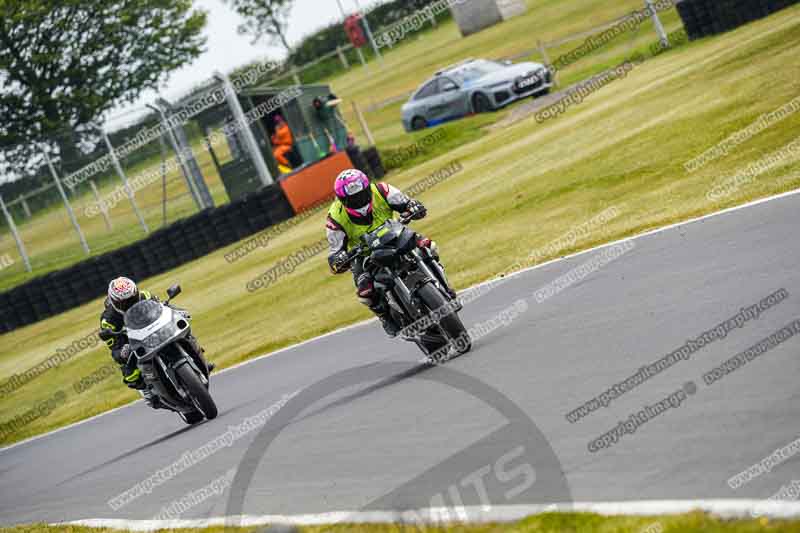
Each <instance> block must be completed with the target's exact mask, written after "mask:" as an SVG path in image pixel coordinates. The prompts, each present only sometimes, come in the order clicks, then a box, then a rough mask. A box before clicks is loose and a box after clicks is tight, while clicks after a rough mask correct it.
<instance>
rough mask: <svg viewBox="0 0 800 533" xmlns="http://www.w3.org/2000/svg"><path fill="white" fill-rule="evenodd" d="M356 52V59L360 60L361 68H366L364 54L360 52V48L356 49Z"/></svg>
mask: <svg viewBox="0 0 800 533" xmlns="http://www.w3.org/2000/svg"><path fill="white" fill-rule="evenodd" d="M356 52H358V58H359V59H360V60H361V66H362V67H366V66H367V60H366V59H364V52H362V51H361V48H356Z"/></svg>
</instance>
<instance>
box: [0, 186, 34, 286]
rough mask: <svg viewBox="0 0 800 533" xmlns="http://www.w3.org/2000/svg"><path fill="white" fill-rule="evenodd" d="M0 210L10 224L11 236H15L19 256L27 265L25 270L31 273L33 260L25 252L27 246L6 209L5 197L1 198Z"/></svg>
mask: <svg viewBox="0 0 800 533" xmlns="http://www.w3.org/2000/svg"><path fill="white" fill-rule="evenodd" d="M0 208H2V210H3V214H4V215H5V217H6V222H8V228H9V229H10V230H11V234H12V235H13V236H14V241H16V243H17V250H19V255H21V256H22V261H23V262H24V263H25V270H27V271H28V272H31V260H30V259H28V252H27V251H25V244H23V242H22V238H20V236H19V233H18V232H17V226H16V224H14V219H13V218H11V214H10V213H9V212H8V209H6V204H5V202H3V197H2V196H0Z"/></svg>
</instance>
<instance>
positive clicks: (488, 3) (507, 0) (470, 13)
mask: <svg viewBox="0 0 800 533" xmlns="http://www.w3.org/2000/svg"><path fill="white" fill-rule="evenodd" d="M450 10H451V11H452V12H453V18H454V19H455V20H456V23H457V24H458V27H459V28H460V29H461V35H463V36H464V37H466V36H467V35H470V34H473V33H476V32H479V31H481V30H483V29H485V28H488V27H490V26H494V25H495V24H498V23H500V22H503V21H504V20H508V19H510V18H512V17H516V16H517V15H522V14H523V13H525V12H526V11H527V6H526V5H525V0H467V1H466V2H460V3H458V2H452V5H451V7H450Z"/></svg>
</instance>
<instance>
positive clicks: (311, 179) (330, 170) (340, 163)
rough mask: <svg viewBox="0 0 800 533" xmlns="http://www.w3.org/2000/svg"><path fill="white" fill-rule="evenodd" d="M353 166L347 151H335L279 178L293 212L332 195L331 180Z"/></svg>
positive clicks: (316, 203) (311, 205) (313, 204)
mask: <svg viewBox="0 0 800 533" xmlns="http://www.w3.org/2000/svg"><path fill="white" fill-rule="evenodd" d="M349 168H353V162H352V161H350V157H348V155H347V152H337V153H335V154H333V155H332V156H330V157H326V158H325V159H322V160H321V161H318V162H316V163H314V164H313V165H311V166H310V167H308V168H304V169H302V170H300V171H298V172H297V173H295V174H292V175H290V176H288V177H287V178H286V179H284V180H281V182H280V185H281V188H282V189H283V193H284V194H285V195H286V198H287V199H288V200H289V204H291V206H292V209H294V212H295V214H296V213H299V212H301V211H303V210H305V209H308V208H309V207H313V206H315V205H318V204H319V203H321V202H323V201H325V200H327V199H329V198H331V197H332V196H333V182H334V181H336V176H338V175H339V173H340V172H342V171H345V170H347V169H349Z"/></svg>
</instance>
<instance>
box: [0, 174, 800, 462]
mask: <svg viewBox="0 0 800 533" xmlns="http://www.w3.org/2000/svg"><path fill="white" fill-rule="evenodd" d="M797 194H800V189H795V190H793V191H787V192H783V193H780V194H775V195H772V196H767V197H765V198H759V199H758V200H751V201H750V202H747V203H744V204H741V205H736V206H733V207H727V208H725V209H722V210H720V211H715V212H713V213H709V214H707V215H701V216H699V217H695V218H690V219H688V220H684V221H682V222H675V223H673V224H669V225H667V226H662V227H659V228H654V229H651V230H647V231H645V232H643V233H637V234H636V235H631V236H630V237H623V238H622V239H617V240H616V241H611V242H607V243H603V244H598V245H596V246H593V247H592V248H587V249H586V250H581V251H579V252H575V253H573V254H570V255H565V256H563V257H557V258H555V259H551V260H550V261H546V262H544V263H540V264H537V265H533V266H530V267H526V268H523V269H521V270H517V271H516V272H512V273H511V274H508V275H507V276H503V277H502V278H493V279H489V280H486V281H482V282H480V283H476V284H475V285H472V286H471V287H466V288H464V289H462V291H468V290H471V289H476V288H478V287H483V286H484V285H488V284H490V283H498V282H505V281H506V280H509V279H512V278H515V277H517V276H521V275H522V274H525V273H527V272H531V271H533V270H537V269H539V268H543V267H546V266H548V265H551V264H553V263H558V262H560V261H566V260H567V259H572V258H574V257H578V256H581V255H584V254H588V253H591V252H595V251H597V250H602V249H603V248H608V247H610V246H614V245H615V244H619V243H623V242H627V241H632V240H635V239H640V238H642V237H648V236H650V235H655V234H656V233H661V232H664V231H668V230H671V229H675V228H679V227H681V226H687V225H689V224H694V223H695V222H700V221H702V220H706V219H709V218H713V217H716V216H719V215H724V214H727V213H731V212H733V211H739V210H740V209H746V208H749V207H754V206H757V205H759V204H762V203H766V202H771V201H773V200H779V199H781V198H786V197H789V196H794V195H797ZM376 320H377V319H376V318H370V319H367V320H362V321H361V322H356V323H355V324H350V325H348V326H344V327H341V328H339V329H335V330H333V331H329V332H328V333H323V334H322V335H319V336H317V337H314V338H311V339H306V340H304V341H301V342H298V343H297V344H292V345H291V346H286V347H284V348H281V349H279V350H275V351H274V352H269V353H265V354H262V355H258V356H256V357H253V358H252V359H248V360H247V361H242V362H241V363H237V364H235V365H233V366H231V367H228V368H225V369H222V370H220V371H219V372H215V375H220V374H224V373H225V372H228V371H230V370H234V369H236V368H239V367H242V366H245V365H249V364H251V363H255V362H257V361H260V360H261V359H264V358H265V357H272V356H274V355H278V354H280V353H284V352H288V351H291V350H295V349H297V348H300V347H302V346H304V345H306V344H309V343H312V342H316V341H318V340H321V339H324V338H326V337H330V336H333V335H338V334H340V333H344V332H345V331H348V330H351V329H356V328H359V327H362V326H364V325H366V324H369V323H370V322H374V321H376ZM139 401H141V400H136V401H133V402H131V403H128V404H125V405H121V406H119V407H115V408H114V409H111V410H110V411H104V412H102V413H99V414H96V415H94V416H93V417H91V418H87V419H86V420H79V421H78V422H73V423H72V424H70V425H68V426H64V427H62V428H58V429H54V430H52V431H49V432H47V433H42V434H41V435H34V436H32V437H28V438H27V439H25V440H21V441H19V442H15V443H14V444H9V445H8V446H5V447H2V448H0V453H3V452H4V451H6V450H10V449H12V448H16V447H17V446H22V445H23V444H28V443H30V442H33V441H36V440H39V439H43V438H45V437H49V436H51V435H55V434H56V433H59V432H61V431H65V430H67V429H71V428H74V427H76V426H79V425H81V424H85V423H87V422H91V421H92V420H94V419H96V418H99V417H101V416H105V415H110V414H111V413H114V412H115V411H119V410H120V409H124V408H126V407H130V406H131V405H134V404H136V403H137V402H139Z"/></svg>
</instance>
